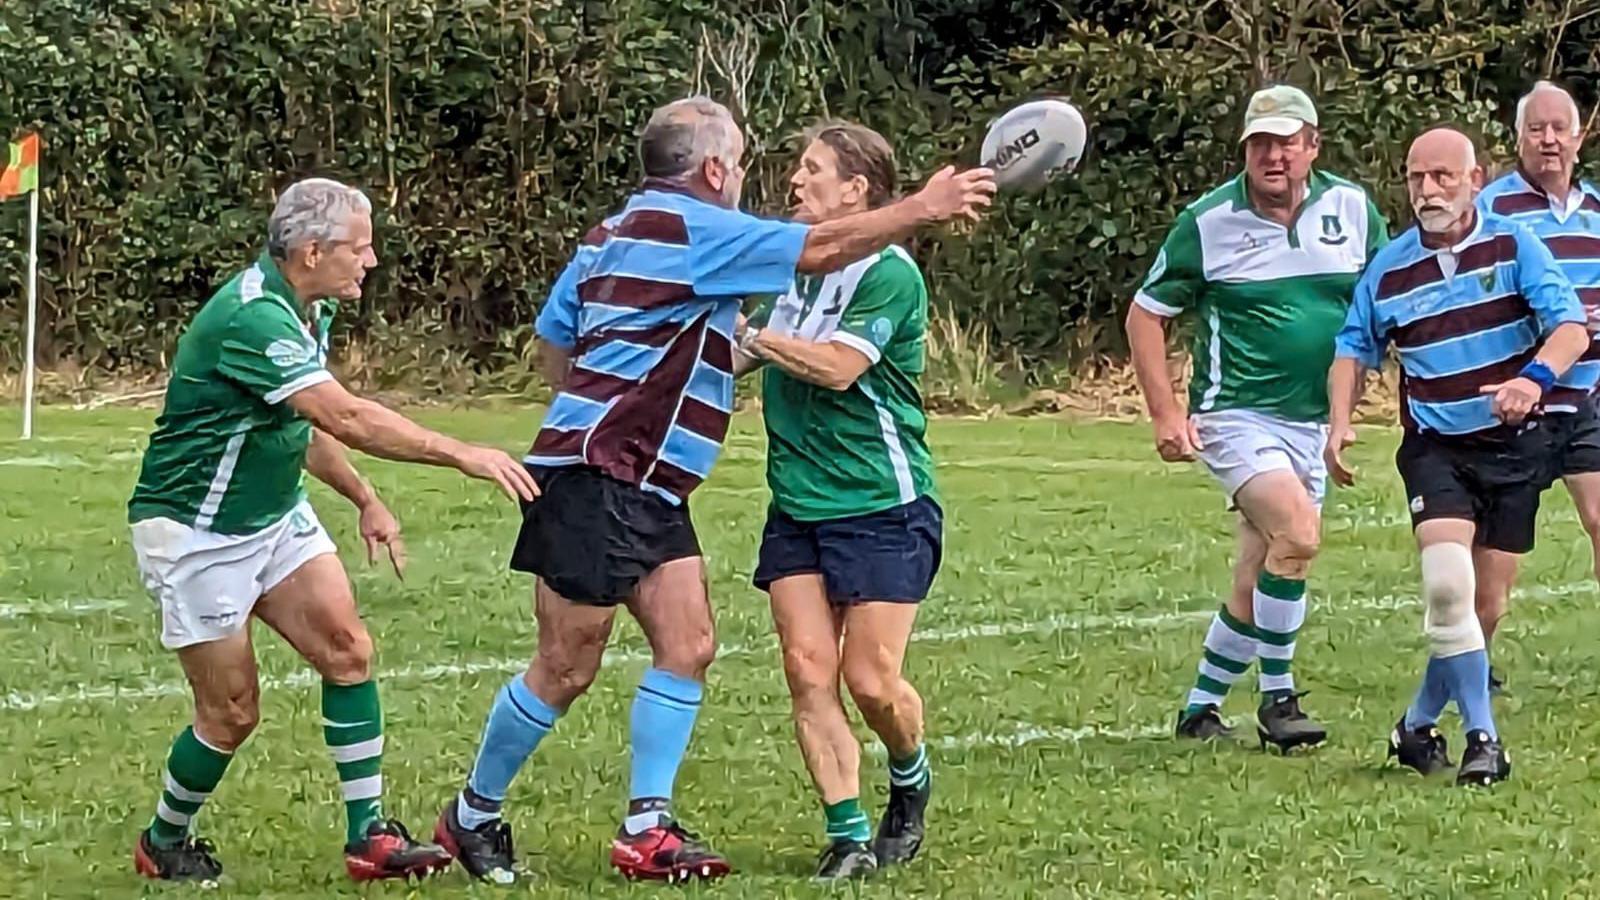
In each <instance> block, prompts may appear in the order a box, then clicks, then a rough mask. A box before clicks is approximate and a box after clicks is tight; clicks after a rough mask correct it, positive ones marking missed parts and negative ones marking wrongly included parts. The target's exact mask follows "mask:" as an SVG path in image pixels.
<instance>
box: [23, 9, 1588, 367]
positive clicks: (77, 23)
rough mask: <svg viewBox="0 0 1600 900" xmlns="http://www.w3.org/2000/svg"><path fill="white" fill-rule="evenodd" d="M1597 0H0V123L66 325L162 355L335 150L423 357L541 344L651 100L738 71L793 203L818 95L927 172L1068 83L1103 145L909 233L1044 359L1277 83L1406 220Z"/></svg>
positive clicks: (1027, 355) (48, 330) (991, 320)
mask: <svg viewBox="0 0 1600 900" xmlns="http://www.w3.org/2000/svg"><path fill="white" fill-rule="evenodd" d="M1594 5H1595V4H1592V3H1570V4H1569V3H1563V2H1550V3H1545V4H1543V5H1540V4H1538V3H1534V4H1532V5H1529V4H1525V3H1522V2H1509V0H1502V2H1489V3H1479V4H1474V5H1470V7H1471V8H1470V10H1468V11H1462V10H1461V9H1459V8H1458V7H1461V6H1463V5H1462V4H1449V3H1443V2H1430V0H1420V2H1411V3H1406V2H1400V0H1381V2H1358V3H1330V2H1323V0H1294V2H1289V3H1286V4H1278V5H1276V6H1275V7H1274V5H1272V4H1267V3H1265V2H1263V0H1230V2H1229V3H1227V4H1205V5H1198V4H1190V3H1181V2H1165V0H1134V2H1130V0H1081V2H1061V3H1042V2H1029V0H988V2H979V0H924V2H912V0H810V2H808V0H786V2H784V0H761V2H742V3H734V2H726V0H617V2H599V0H589V2H582V0H385V2H363V0H310V2H308V0H25V2H23V3H21V4H16V3H6V4H4V5H0V130H10V131H12V132H19V131H22V130H24V129H26V128H29V127H38V128H40V129H42V131H43V133H44V136H45V140H46V148H45V158H44V166H45V168H44V170H43V176H44V181H43V183H44V185H45V194H44V199H45V201H46V202H45V222H44V229H43V242H42V253H43V258H42V266H41V267H42V270H43V271H44V273H46V279H45V284H44V288H43V294H42V297H43V301H44V310H45V315H44V323H45V324H44V329H43V334H44V338H43V342H42V344H41V355H42V356H43V358H44V359H45V360H47V361H54V360H61V359H71V360H73V361H75V362H77V363H79V364H82V365H93V366H100V367H107V368H143V367H150V366H156V365H159V364H160V363H161V362H162V360H163V358H164V355H165V354H166V353H167V352H169V351H170V348H171V345H172V343H173V341H174V340H175V338H176V336H177V334H178V333H179V332H180V330H181V328H182V327H183V324H184V322H185V321H186V319H187V317H188V315H189V314H190V313H191V312H192V311H193V310H194V308H195V306H196V304H197V303H199V302H200V301H201V300H203V299H204V297H205V296H206V295H207V294H208V292H209V288H210V286H211V285H212V284H213V283H214V282H215V281H216V280H217V279H218V278H219V277H223V276H225V275H226V273H227V272H228V270H230V269H232V268H235V267H237V266H238V265H239V264H240V263H241V262H242V261H243V260H245V259H246V258H247V257H248V256H249V255H250V254H252V253H253V252H254V250H255V248H256V247H257V246H258V245H259V242H260V234H261V232H262V228H263V222H264V216H265V211H266V209H267V208H268V205H269V203H270V201H271V197H272V196H273V191H274V189H275V188H278V187H281V186H282V185H284V184H286V183H287V182H289V181H291V180H293V179H294V178H297V177H301V176H305V175H309V174H313V173H315V174H325V175H330V176H333V177H339V178H344V179H348V180H350V181H352V182H354V183H356V184H360V185H362V186H364V187H366V188H367V189H368V190H369V192H370V193H371V194H372V196H373V198H374V200H375V201H376V203H377V205H378V207H379V216H378V223H377V224H378V228H379V234H380V240H381V243H380V247H379V252H380V259H381V261H382V267H381V268H380V270H379V271H378V273H377V274H376V277H375V278H374V279H372V280H370V281H369V288H368V292H367V296H366V298H365V299H364V300H363V301H362V302H361V303H360V304H358V305H357V307H356V308H355V309H354V310H353V311H352V312H353V314H352V316H351V317H350V318H349V319H348V320H347V323H346V327H347V329H348V331H347V332H346V334H347V335H353V336H360V337H363V338H365V339H366V342H365V345H366V346H369V347H373V348H377V350H378V352H379V354H380V356H379V358H380V359H381V361H382V363H383V364H384V365H385V366H387V367H389V368H390V369H392V370H393V374H394V376H395V377H397V378H398V377H403V376H405V375H407V374H408V373H410V374H416V373H417V372H418V371H421V372H423V373H427V372H429V371H431V370H436V369H443V368H448V367H452V366H453V367H457V368H472V367H476V368H479V369H484V368H494V367H499V366H505V365H508V364H513V363H515V362H516V361H517V360H519V359H520V358H521V354H522V353H523V351H524V349H525V345H526V342H527V336H528V333H529V325H530V323H531V321H532V319H533V317H534V315H535V313H536V311H537V308H538V304H539V302H540V301H541V300H542V297H543V291H544V289H545V287H546V286H547V285H548V283H549V282H550V280H551V279H552V278H553V276H554V274H555V273H556V272H557V271H558V269H559V266H560V265H561V264H562V262H563V261H564V260H565V258H566V256H567V254H568V253H569V252H570V249H571V246H572V244H573V241H574V240H575V238H576V236H577V235H578V234H580V233H581V232H582V230H584V229H585V228H586V227H588V225H590V224H592V223H593V222H594V221H595V220H596V219H597V218H598V217H599V216H601V215H603V214H604V213H605V212H606V211H607V210H608V209H609V208H611V207H612V206H613V205H614V204H615V203H617V202H618V201H619V200H620V199H621V198H622V197H623V196H624V195H625V194H626V193H627V191H628V189H629V187H630V186H631V185H632V184H633V183H634V181H635V179H636V178H637V173H636V164H635V159H634V147H635V136H636V134H637V132H638V128H639V126H640V124H641V122H642V120H643V118H644V117H645V116H646V115H647V114H648V112H649V110H650V109H651V108H652V106H654V105H655V104H657V103H659V102H662V101H664V100H668V99H671V98H674V97H676V96H680V95H682V94H684V93H686V92H688V91H690V90H691V89H696V88H698V89H703V90H708V91H710V92H711V93H713V94H714V95H717V96H719V97H722V98H724V99H733V100H736V101H738V103H737V105H738V107H739V109H740V112H741V113H742V115H743V117H744V119H745V121H746V122H747V124H748V129H749V131H750V132H751V136H752V139H753V145H754V146H755V148H756V149H757V150H758V151H759V152H760V153H761V156H760V159H759V164H758V165H757V166H756V169H755V171H754V172H753V174H752V178H751V186H750V188H749V191H748V197H747V200H748V202H749V205H750V206H751V207H752V208H756V209H763V208H765V209H777V208H779V207H780V206H781V201H782V194H783V191H784V184H785V177H786V173H785V169H786V167H787V165H788V164H789V163H790V161H791V159H792V156H791V151H792V144H791V142H790V141H789V140H788V136H789V135H791V134H793V133H794V132H795V131H796V130H798V129H799V128H800V127H802V126H804V125H805V124H807V123H808V122H810V121H812V120H814V119H815V118H817V117H819V116H823V115H843V116H849V117H854V118H859V119H861V120H863V121H865V122H867V123H869V124H871V125H873V126H874V127H877V128H878V129H880V130H881V131H883V132H885V133H886V134H888V135H890V136H891V138H892V139H893V140H894V141H895V142H896V143H897V145H898V147H899V151H900V154H901V157H902V162H903V165H904V167H905V168H906V169H907V170H908V171H909V172H910V173H911V174H912V175H914V176H919V177H920V176H921V175H924V174H926V173H927V172H928V171H930V170H931V168H932V167H934V166H936V165H938V164H940V163H942V162H944V161H946V160H950V159H956V160H961V161H966V162H972V161H975V156H976V147H977V144H978V142H979V140H980V139H981V132H982V129H983V126H984V123H985V122H986V121H987V120H988V118H989V117H990V116H991V115H993V114H994V113H996V112H997V111H998V110H1000V109H1003V108H1004V107H1005V106H1006V105H1008V104H1009V103H1012V102H1014V101H1015V100H1017V99H1019V98H1023V97H1026V96H1030V95H1033V94H1037V93H1044V92H1050V93H1059V94H1064V95H1066V96H1068V97H1071V98H1072V99H1073V100H1074V101H1075V102H1077V103H1078V104H1080V105H1081V106H1082V107H1083V109H1084V111H1085V113H1086V115H1087V116H1088V118H1089V119H1090V121H1091V127H1092V129H1093V146H1092V149H1091V154H1090V157H1089V159H1088V161H1087V162H1086V164H1085V166H1084V168H1083V170H1082V171H1081V172H1080V174H1079V176H1078V177H1076V178H1073V179H1070V180H1068V179H1064V180H1062V181H1061V182H1059V183H1058V184H1055V185H1052V186H1051V188H1049V189H1048V190H1047V191H1045V192H1044V193H1042V194H1040V195H1038V196H1036V197H1021V198H1014V199H1008V200H1007V201H1006V202H1005V203H1003V204H1002V205H1001V206H1000V208H999V209H998V210H997V212H996V214H995V215H994V216H993V218H991V219H990V220H988V221H986V222H985V223H983V224H982V225H981V226H979V227H978V228H977V230H976V231H975V232H974V233H972V234H970V235H959V236H952V235H949V234H931V235H927V236H925V237H923V238H921V239H919V241H918V242H917V246H916V247H915V248H914V250H915V252H916V253H917V255H918V256H919V257H920V258H921V259H922V260H923V261H924V263H925V265H926V267H927V269H928V271H929V273H930V276H931V279H932V291H933V296H934V297H935V299H936V302H937V303H939V304H940V305H941V306H942V307H945V308H948V309H951V310H953V311H954V312H955V314H956V315H957V316H958V317H959V318H960V319H961V320H962V321H963V322H965V323H969V324H970V323H981V324H983V325H986V326H988V327H989V328H990V329H992V331H993V332H994V333H995V334H996V335H997V336H998V337H999V338H1000V342H999V343H1000V345H1001V346H1003V347H1005V348H1006V350H1007V352H1008V353H1014V354H1016V355H1018V356H1019V357H1021V358H1022V359H1024V360H1028V361H1036V360H1053V359H1061V358H1064V357H1067V356H1070V355H1071V354H1072V353H1074V352H1081V351H1100V350H1115V349H1116V348H1118V347H1119V346H1120V341H1121V338H1120V327H1119V326H1118V318H1119V315H1120V310H1121V309H1122V308H1123V306H1124V304H1125V303H1126V299H1127V297H1128V296H1129V295H1130V293H1131V291H1132V289H1133V287H1134V286H1136V284H1137V282H1138V280H1139V278H1140V277H1141V276H1142V274H1143V272H1144V269H1145V267H1146V266H1147V265H1148V262H1149V258H1150V256H1151V255H1152V254H1153V253H1154V248H1155V247H1156V245H1157V244H1158V243H1159V241H1160V238H1161V235H1162V233H1163V232H1164V230H1165V228H1166V225H1167V223H1168V222H1169V221H1170V219H1171V217H1172V215H1173V213H1174V212H1175V211H1176V210H1177V209H1178V208H1180V207H1181V206H1182V204H1183V203H1185V202H1187V200H1189V199H1191V198H1193V197H1194V196H1196V195H1197V194H1198V193H1200V192H1201V191H1202V190H1204V189H1205V188H1206V187H1208V186H1210V185H1211V184H1213V183H1215V182H1216V181H1217V180H1219V179H1220V178H1221V177H1223V176H1224V175H1225V174H1226V173H1227V172H1228V171H1229V170H1230V169H1231V168H1232V167H1233V166H1234V165H1235V159H1236V157H1237V150H1236V143H1235V135H1236V133H1237V128H1238V119H1239V114H1240V105H1241V100H1242V98H1243V97H1244V96H1245V95H1246V94H1247V92H1248V91H1249V90H1250V89H1251V88H1252V87H1254V86H1255V85H1257V84H1259V83H1261V82H1262V81H1263V80H1265V79H1268V78H1279V79H1288V80H1292V81H1294V82H1296V83H1299V84H1301V85H1303V86H1305V87H1306V88H1308V89H1309V90H1311V91H1312V93H1313V94H1314V95H1315V96H1316V97H1317V99H1318V101H1319V103H1320V106H1321V109H1322V111H1323V116H1324V124H1325V130H1326V133H1327V139H1326V146H1325V149H1324V157H1323V162H1324V164H1325V165H1326V166H1327V167H1328V168H1330V169H1331V170H1333V171H1337V172H1339V173H1341V174H1344V175H1346V176H1348V177H1351V178H1355V179H1356V180H1358V181H1361V182H1363V183H1365V184H1368V185H1371V186H1374V187H1376V188H1378V189H1379V190H1380V191H1381V193H1382V198H1383V206H1384V208H1385V210H1386V212H1388V213H1389V214H1390V215H1391V216H1392V217H1394V218H1395V219H1396V220H1398V221H1404V219H1405V216H1404V214H1403V198H1402V197H1401V196H1400V195H1399V194H1398V193H1397V191H1398V190H1399V189H1400V181H1399V178H1398V164H1399V161H1400V158H1401V156H1402V154H1403V152H1404V146H1405V142H1406V141H1407V140H1408V139H1409V137H1410V136H1411V135H1412V134H1413V133H1414V132H1415V131H1416V130H1417V129H1418V127H1419V126H1420V125H1422V124H1424V123H1427V122H1430V121H1434V120H1438V119H1457V120H1462V121H1465V122H1466V123H1468V124H1470V125H1473V126H1475V127H1477V128H1480V129H1482V130H1484V131H1485V132H1486V134H1488V135H1489V137H1490V139H1491V143H1492V144H1493V145H1494V149H1495V150H1496V151H1497V152H1499V153H1502V154H1503V153H1504V152H1505V151H1506V150H1507V147H1506V140H1507V137H1508V133H1507V129H1506V124H1507V123H1508V122H1509V118H1510V110H1511V105H1512V102H1513V101H1514V99H1515V97H1516V96H1517V95H1518V94H1519V93H1520V92H1521V91H1522V90H1523V89H1525V87H1526V85H1527V84H1528V83H1529V82H1530V81H1531V80H1532V79H1533V78H1535V77H1538V76H1540V75H1543V74H1545V73H1546V72H1547V71H1550V72H1552V73H1553V74H1555V75H1557V76H1559V77H1565V78H1567V79H1568V80H1570V81H1572V82H1573V83H1574V84H1575V86H1576V88H1577V91H1578V94H1579V97H1580V100H1581V101H1583V102H1585V103H1586V104H1587V103H1589V102H1592V100H1593V98H1594V86H1593V84H1592V83H1591V79H1592V77H1593V74H1592V73H1593V71H1594V68H1595V59H1594V56H1593V53H1594V50H1593V49H1592V48H1594V47H1595V46H1596V44H1597V42H1600V16H1594V15H1593V12H1594V10H1592V9H1590V7H1592V6H1594ZM1196 7H1199V8H1198V9H1196ZM1574 10H1576V12H1574ZM1564 17H1566V18H1569V19H1572V21H1570V22H1568V24H1566V25H1565V26H1562V25H1561V23H1562V22H1563V20H1564ZM1558 32H1559V34H1560V40H1559V42H1557V41H1556V39H1555V36H1556V34H1557V33H1558ZM1552 47H1554V51H1552ZM738 49H748V50H749V51H750V62H751V64H750V65H749V67H748V70H747V71H748V75H749V77H748V79H747V80H742V83H737V84H736V83H731V82H730V81H729V79H728V78H726V77H724V74H723V70H724V69H726V68H728V60H729V59H730V58H731V57H734V56H737V54H736V53H735V52H734V51H735V50H738ZM718 62H721V63H723V65H722V66H721V68H719V66H718V65H717V63H718ZM735 68H736V67H735ZM735 81H741V80H740V79H737V78H736V79H735ZM24 228H25V204H22V203H8V204H4V205H0V303H3V304H4V306H3V308H0V360H3V361H4V362H5V363H6V364H7V365H11V366H14V365H15V363H16V360H17V357H18V356H19V353H20V340H19V338H18V333H19V330H20V327H21V315H20V308H21V299H22V286H21V281H22V274H23V249H24V244H23V232H24Z"/></svg>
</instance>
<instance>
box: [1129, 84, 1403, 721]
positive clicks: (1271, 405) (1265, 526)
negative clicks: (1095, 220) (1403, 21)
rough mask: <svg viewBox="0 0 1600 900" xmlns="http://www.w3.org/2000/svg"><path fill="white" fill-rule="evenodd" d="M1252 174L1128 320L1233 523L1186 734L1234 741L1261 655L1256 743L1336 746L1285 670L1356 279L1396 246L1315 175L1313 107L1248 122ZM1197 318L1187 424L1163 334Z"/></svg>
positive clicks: (1147, 289) (1171, 440)
mask: <svg viewBox="0 0 1600 900" xmlns="http://www.w3.org/2000/svg"><path fill="white" fill-rule="evenodd" d="M1242 142H1243V144H1244V159H1245V168H1244V172H1243V173H1242V174H1240V175H1238V176H1236V177H1235V178H1233V179H1230V180H1229V181H1227V182H1226V183H1224V184H1223V185H1221V186H1220V187H1218V188H1216V189H1214V190H1212V191H1211V192H1210V193H1207V194H1206V195H1204V196H1203V197H1201V198H1200V199H1199V200H1197V201H1195V202H1194V203H1192V204H1190V205H1189V206H1188V208H1186V209H1184V210H1183V211H1182V212H1181V213H1179V214H1178V219H1177V221H1176V222H1175V223H1174V224H1173V226H1172V229H1171V231H1170V232H1169V233H1168V234H1167V238H1166V242H1165V243H1164V244H1163V245H1162V247H1161V251H1160V253H1159V254H1158V255H1157V256H1156V261H1155V264H1154V265H1153V266H1152V267H1151V269H1150V274H1149V276H1148V277H1147V278H1146V279H1145V283H1144V286H1143V287H1142V288H1140V290H1139V292H1138V294H1137V295H1136V296H1135V297H1134V302H1133V305H1132V307H1131V308H1130V309H1129V310H1128V320H1127V328H1128V343H1129V346H1130V347H1131V349H1132V355H1133V363H1134V368H1135V370H1136V371H1137V373H1138V377H1139V386H1140V388H1141V389H1142V390H1143V392H1144V396H1145V402H1146V404H1147V405H1148V407H1149V410H1150V417H1151V418H1152V419H1153V420H1154V424H1155V439H1156V449H1157V451H1158V452H1159V453H1160V454H1161V458H1162V459H1164V460H1166V461H1168V462H1178V461H1182V460H1192V459H1194V458H1195V457H1197V456H1198V457H1199V459H1200V460H1201V461H1202V462H1203V463H1205V465H1206V468H1208V469H1209V470H1210V471H1211V474H1212V475H1213V476H1215V477H1216V479H1217V481H1218V482H1220V483H1221V485H1222V488H1223V490H1224V492H1226V494H1227V499H1228V505H1229V507H1230V508H1233V509H1237V510H1238V511H1239V518H1238V536H1239V543H1238V557H1237V559H1236V561H1235V564H1234V577H1233V587H1232V591H1231V592H1230V593H1229V594H1228V597H1227V600H1226V602H1224V603H1223V605H1222V608H1221V609H1219V610H1218V611H1217V614H1216V617H1215V618H1214V619H1213V620H1212V622H1211V626H1210V629H1209V631H1208V632H1207V633H1206V637H1205V645H1204V651H1203V656H1202V658H1201V660H1200V667H1199V676H1198V678H1197V679H1196V681H1195V685H1194V689H1193V690H1192V691H1190V693H1189V700H1188V704H1187V706H1186V707H1184V709H1182V710H1181V711H1180V712H1179V714H1178V720H1177V726H1176V732H1177V735H1178V736H1179V737H1183V738H1199V739H1203V740H1208V739H1213V738H1217V737H1221V736H1224V735H1227V734H1229V733H1230V732H1231V729H1230V728H1229V727H1228V726H1227V725H1225V724H1224V723H1223V720H1222V717H1221V714H1220V712H1219V708H1220V707H1221V705H1222V702H1223V698H1224V697H1226V696H1227V693H1228V689H1229V688H1230V687H1231V686H1232V685H1233V683H1234V682H1235V681H1237V680H1238V679H1239V678H1240V677H1241V676H1242V675H1243V674H1244V673H1245V671H1246V669H1248V668H1249V666H1250V663H1251V661H1252V660H1257V659H1259V660H1260V665H1261V672H1260V686H1261V704H1260V709H1259V711H1258V712H1257V716H1256V717H1257V721H1258V723H1259V727H1258V734H1259V735H1260V738H1261V743H1262V746H1263V747H1265V746H1266V745H1267V744H1268V743H1271V744H1273V745H1275V746H1277V747H1278V748H1279V749H1280V750H1283V751H1288V750H1289V749H1292V748H1293V747H1296V746H1300V745H1311V744H1317V743H1319V742H1321V741H1322V740H1323V738H1324V737H1326V732H1325V731H1324V729H1323V727H1322V726H1321V725H1318V724H1317V723H1316V722H1314V721H1312V720H1311V719H1310V718H1309V717H1308V716H1306V714H1305V713H1304V712H1303V711H1302V710H1301V709H1300V699H1299V698H1300V697H1301V696H1302V695H1301V694H1299V693H1296V691H1295V682H1294V676H1293V674H1292V673H1291V671H1290V665H1291V662H1292V661H1293V659H1294V649H1295V636H1296V634H1297V633H1298V632H1299V630H1300V627H1301V625H1302V623H1304V621H1305V616H1306V597H1305V589H1306V574H1307V571H1308V570H1309V569H1310V566H1311V561H1312V559H1313V558H1314V557H1315V556H1316V554H1317V546H1318V542H1319V539H1320V531H1321V507H1322V497H1323V489H1324V483H1325V481H1326V472H1327V470H1326V468H1325V466H1324V465H1323V459H1322V450H1323V445H1324V443H1325V441H1326V437H1327V425H1326V423H1327V419H1328V392H1327V375H1328V367H1329V366H1330V365H1331V364H1332V362H1333V339H1334V336H1335V335H1336V334H1337V333H1338V331H1339V327H1340V326H1341V325H1342V324H1343V323H1344V316H1345V310H1346V309H1347V308H1348V306H1349V304H1350V297H1351V292H1352V290H1353V288H1354V287H1355V283H1356V278H1357V276H1359V275H1360V273H1361V270H1362V269H1363V268H1364V267H1365V265H1366V263H1367V260H1368V259H1370V258H1371V256H1372V254H1373V253H1374V252H1376V250H1377V249H1378V248H1380V247H1382V246H1383V245H1384V244H1385V243H1386V242H1387V240H1388V234H1387V227H1386V225H1385V223H1384V221H1383V218H1382V216H1380V215H1379V213H1378V211H1377V208H1376V207H1374V206H1373V204H1372V201H1371V200H1370V199H1368V197H1367V194H1366V192H1365V191H1364V190H1362V189H1361V188H1360V187H1358V186H1356V185H1354V184H1352V183H1350V182H1348V181H1345V180H1344V179H1342V178H1338V177H1335V176H1333V175H1330V174H1327V173H1326V172H1321V171H1317V170H1316V169H1314V168H1313V163H1315V162H1316V159H1317V153H1318V149H1319V147H1320V145H1321V133H1320V132H1319V130H1318V127H1317V112H1316V109H1315V108H1314V107H1313V106H1312V103H1311V98H1310V97H1308V96H1306V94H1305V93H1304V92H1303V91H1301V90H1299V89H1297V88H1294V87H1290V86H1287V85H1279V86H1275V87H1269V88H1266V89H1264V90H1261V91H1258V92H1256V94H1255V95H1254V96H1252V97H1251V98H1250V103H1249V106H1248V108H1247V109H1246V111H1245V124H1244V134H1243V137H1242ZM1185 313H1189V314H1191V315H1193V316H1194V318H1195V319H1196V320H1197V322H1196V325H1197V327H1196V328H1195V336H1194V345H1193V358H1194V377H1193V379H1192V380H1191V381H1190V385H1189V406H1188V412H1187V414H1186V413H1185V411H1184V408H1183V406H1181V405H1180V404H1179V402H1178V400H1177V398H1176V397H1175V396H1174V393H1173V389H1172V383H1171V381H1170V379H1169V377H1168V373H1167V358H1166V335H1165V325H1166V322H1167V321H1168V320H1169V319H1172V318H1174V317H1176V316H1179V315H1181V314H1185Z"/></svg>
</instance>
